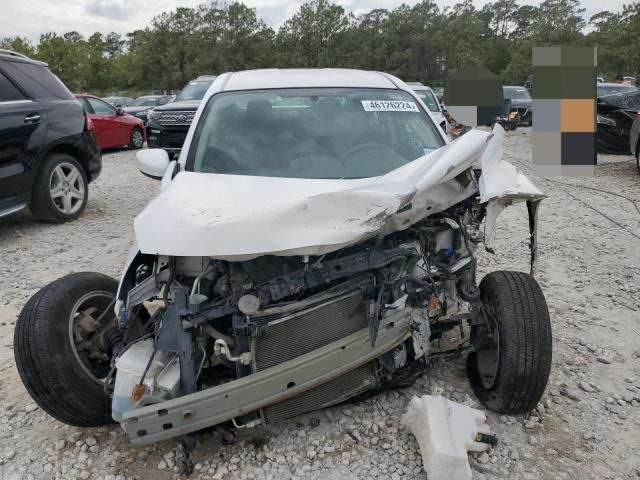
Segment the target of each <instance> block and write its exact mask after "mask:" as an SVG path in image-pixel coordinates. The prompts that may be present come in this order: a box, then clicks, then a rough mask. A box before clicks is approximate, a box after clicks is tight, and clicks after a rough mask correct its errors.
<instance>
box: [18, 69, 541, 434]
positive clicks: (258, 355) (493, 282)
mask: <svg viewBox="0 0 640 480" xmlns="http://www.w3.org/2000/svg"><path fill="white" fill-rule="evenodd" d="M503 136H504V131H503V130H502V129H501V127H499V126H497V127H496V128H495V130H494V131H493V132H492V133H489V132H483V131H479V130H472V131H471V132H469V133H467V134H466V135H464V136H462V137H461V138H459V139H458V140H456V141H454V142H452V143H448V141H447V139H446V137H445V136H444V133H443V132H442V131H441V129H439V128H437V126H436V125H435V124H434V121H433V118H432V117H431V114H430V112H429V110H428V109H427V108H426V107H425V105H424V104H423V103H422V102H421V101H420V100H419V98H418V97H416V96H415V93H413V91H412V90H411V89H410V88H409V87H408V86H407V85H406V84H404V83H403V82H402V81H400V80H399V79H397V78H395V77H393V76H391V75H386V74H382V73H375V72H361V71H352V70H262V71H247V72H239V73H227V74H224V75H220V76H219V77H218V78H217V80H216V81H215V82H214V83H213V84H212V86H211V87H210V89H209V92H208V93H207V95H206V97H205V99H204V101H203V102H202V104H201V106H200V108H199V110H198V112H197V114H196V116H195V119H194V122H193V125H192V126H191V130H190V131H189V134H188V136H187V139H186V143H185V145H184V148H183V150H182V153H181V155H180V158H179V160H178V161H177V162H175V161H174V162H169V159H168V157H167V155H166V153H165V152H164V151H162V150H147V151H142V152H140V153H139V154H138V165H139V168H140V170H141V171H142V172H143V173H144V174H146V175H149V176H152V177H157V178H161V181H162V183H161V189H160V193H159V195H158V196H157V197H156V198H155V199H154V200H153V201H152V202H151V203H150V204H149V205H148V206H147V207H146V208H145V210H143V211H142V213H140V215H139V216H138V217H137V218H136V219H135V223H134V226H135V237H136V243H135V244H134V245H133V248H132V250H131V253H130V255H129V258H128V260H127V263H126V266H125V269H124V272H123V274H122V278H121V280H120V282H119V285H118V284H117V283H116V282H115V281H114V280H112V279H110V278H108V277H105V276H103V275H100V274H97V273H75V274H72V275H69V276H66V277H64V278H61V279H60V280H57V281H55V282H53V283H52V284H50V285H48V286H46V287H45V288H43V289H42V290H41V291H39V292H38V293H37V294H36V295H34V297H33V298H31V300H30V301H29V302H28V304H27V305H26V307H25V308H24V310H23V311H22V313H21V315H20V318H19V320H18V322H17V325H16V333H15V352H16V363H17V365H18V370H19V372H20V375H21V377H22V380H23V382H24V383H25V385H26V387H27V389H28V390H29V392H30V394H31V395H32V396H33V398H34V400H35V401H36V402H37V403H38V404H39V405H40V406H41V407H42V408H43V409H44V410H45V411H46V412H48V413H49V414H51V415H52V416H54V417H55V418H57V419H59V420H61V421H63V422H66V423H69V424H72V425H79V426H94V425H100V424H105V423H109V422H111V421H112V420H116V421H117V422H120V424H121V425H122V427H123V428H124V430H125V431H126V432H127V433H128V435H129V437H130V438H131V441H132V443H133V444H135V445H143V444H147V443H150V442H155V441H159V440H163V439H167V438H171V437H178V438H179V439H180V440H181V441H182V442H184V443H185V444H186V445H187V446H192V445H193V440H194V437H193V435H192V432H195V431H197V430H200V429H203V428H206V427H211V426H214V425H223V426H226V427H228V429H230V430H233V429H235V428H240V427H253V426H257V425H260V424H268V423H271V422H276V421H278V420H281V419H285V418H290V417H294V416H296V415H300V414H303V413H305V412H309V411H312V410H314V409H319V408H323V407H327V406H329V405H334V404H337V403H340V402H344V401H345V400H347V399H349V398H352V397H356V396H359V395H362V394H365V393H366V392H375V391H378V390H382V389H389V388H396V387H403V386H407V385H410V384H411V383H412V382H414V380H415V379H416V378H417V377H419V376H421V375H423V374H424V372H425V369H426V367H427V365H428V364H429V363H430V361H431V360H433V359H435V358H455V357H459V356H467V367H468V372H469V379H470V381H471V384H472V386H473V389H474V391H475V393H476V395H477V396H478V398H479V399H480V401H481V402H482V403H483V404H484V405H485V406H486V407H487V408H489V409H492V410H494V411H497V412H504V413H509V414H517V413H524V412H528V411H529V410H531V409H532V408H534V407H535V406H536V404H537V402H538V401H539V399H540V397H541V395H542V393H543V390H544V388H545V385H546V383H547V380H548V376H549V369H550V365H551V326H550V320H549V314H548V310H547V306H546V303H545V299H544V296H543V293H542V291H541V289H540V287H539V286H538V284H537V283H536V281H535V280H534V278H533V277H532V276H531V275H529V274H525V273H521V272H508V271H501V272H493V273H490V274H489V275H487V276H486V277H484V278H483V279H482V281H481V282H480V284H479V286H478V285H477V280H476V258H475V257H476V252H477V249H478V248H479V246H480V245H481V244H484V246H485V247H486V248H487V249H488V250H490V251H492V250H493V240H494V236H495V223H496V217H497V216H498V214H499V213H500V211H501V210H502V209H503V208H505V207H506V206H508V205H510V204H512V203H514V202H518V201H526V202H527V206H528V212H529V219H528V221H529V226H530V232H531V237H530V241H531V258H532V263H531V264H532V271H533V269H534V267H535V252H536V217H537V208H538V205H539V202H540V200H541V199H542V198H543V195H542V193H541V192H540V191H539V190H538V189H536V187H535V186H534V185H532V184H531V182H530V181H529V180H528V179H527V178H526V177H525V176H523V175H522V174H521V173H519V172H518V171H517V170H516V169H515V168H514V167H513V166H512V165H510V164H509V163H507V162H505V161H503V160H502V159H501V156H502V140H503ZM532 273H533V272H532ZM453 332H458V337H459V341H458V343H457V344H455V345H453V346H451V344H450V342H438V340H439V339H441V338H443V336H445V335H451V334H452V333H453ZM441 344H446V347H444V346H443V345H441Z"/></svg>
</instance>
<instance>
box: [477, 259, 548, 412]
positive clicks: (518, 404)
mask: <svg viewBox="0 0 640 480" xmlns="http://www.w3.org/2000/svg"><path fill="white" fill-rule="evenodd" d="M480 294H481V299H482V306H483V310H484V312H485V314H486V323H485V324H484V325H479V326H474V327H473V328H472V332H471V335H472V340H473V342H474V344H475V345H476V346H477V351H476V352H474V353H472V354H470V355H469V357H468V358H467V372H468V375H469V380H470V382H471V387H472V388H473V391H474V392H475V394H476V396H477V397H478V399H479V400H480V401H481V402H482V403H483V404H484V405H485V406H486V407H487V408H489V409H490V410H493V411H495V412H498V413H508V414H519V413H526V412H529V411H531V410H532V409H533V408H535V406H536V405H537V404H538V402H539V401H540V398H541V397H542V394H543V393H544V389H545V387H546V385H547V381H548V380H549V373H550V370H551V355H552V340H551V321H550V319H549V311H548V309H547V303H546V301H545V298H544V294H543V293H542V290H541V289H540V286H539V285H538V283H537V282H536V281H535V279H534V278H533V277H532V276H531V275H528V274H526V273H522V272H492V273H490V274H488V275H487V276H486V277H484V278H483V279H482V282H480Z"/></svg>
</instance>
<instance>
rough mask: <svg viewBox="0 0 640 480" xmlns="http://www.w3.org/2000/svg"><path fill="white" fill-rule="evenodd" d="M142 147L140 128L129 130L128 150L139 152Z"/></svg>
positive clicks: (142, 139)
mask: <svg viewBox="0 0 640 480" xmlns="http://www.w3.org/2000/svg"><path fill="white" fill-rule="evenodd" d="M143 146H144V132H143V131H142V129H141V128H138V127H134V128H132V129H131V136H130V137H129V149H130V150H140V149H141V148H142V147H143Z"/></svg>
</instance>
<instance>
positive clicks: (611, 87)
mask: <svg viewBox="0 0 640 480" xmlns="http://www.w3.org/2000/svg"><path fill="white" fill-rule="evenodd" d="M637 90H639V89H638V87H636V86H633V85H625V84H624V83H598V84H597V86H596V96H597V97H598V98H600V97H604V96H605V95H613V94H616V93H629V92H635V91H637Z"/></svg>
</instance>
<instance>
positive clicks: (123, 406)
mask: <svg viewBox="0 0 640 480" xmlns="http://www.w3.org/2000/svg"><path fill="white" fill-rule="evenodd" d="M116 367H117V369H118V375H117V376H116V382H115V387H114V390H113V401H112V405H111V412H112V416H113V419H114V420H116V421H120V420H121V419H122V414H123V413H124V412H125V411H127V410H132V409H133V408H134V407H136V406H140V405H148V404H152V403H158V402H161V401H163V400H168V399H170V398H175V397H177V396H178V395H179V393H180V364H179V360H178V357H177V356H176V355H172V354H170V353H168V352H162V351H155V352H154V346H153V340H151V339H147V340H143V341H141V342H137V343H134V344H133V345H132V346H131V347H129V348H128V349H127V350H126V351H125V352H124V353H123V354H122V355H121V356H120V357H118V359H117V360H116ZM145 370H146V372H145ZM143 375H144V379H143V380H142V382H141V379H142V377H143ZM140 384H141V385H142V386H143V387H144V392H142V396H141V398H140V399H139V400H138V401H135V400H134V399H133V398H132V397H133V392H134V387H135V386H136V385H140Z"/></svg>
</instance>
